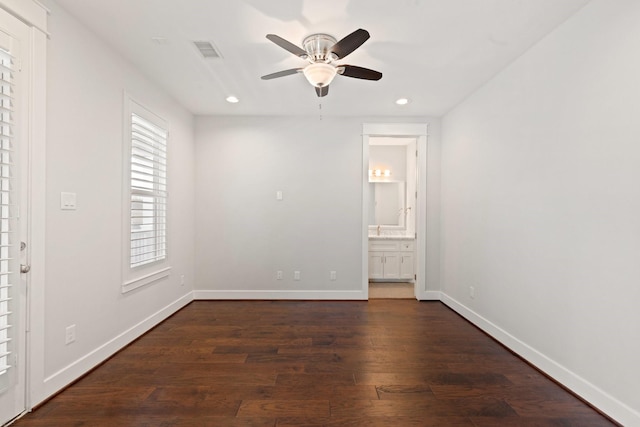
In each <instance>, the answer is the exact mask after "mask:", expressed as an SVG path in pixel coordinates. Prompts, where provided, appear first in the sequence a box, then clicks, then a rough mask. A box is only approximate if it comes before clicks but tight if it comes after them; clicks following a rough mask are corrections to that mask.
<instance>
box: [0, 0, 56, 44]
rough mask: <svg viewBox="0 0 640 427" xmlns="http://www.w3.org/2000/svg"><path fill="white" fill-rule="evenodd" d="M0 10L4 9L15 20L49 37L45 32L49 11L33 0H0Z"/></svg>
mask: <svg viewBox="0 0 640 427" xmlns="http://www.w3.org/2000/svg"><path fill="white" fill-rule="evenodd" d="M0 9H4V10H5V11H7V12H8V13H9V14H11V15H13V16H14V17H15V18H16V19H19V20H20V21H22V22H24V23H25V24H27V25H28V26H30V27H33V28H36V29H38V31H40V32H42V33H43V34H45V35H46V36H47V37H49V33H48V32H47V15H48V14H49V9H47V8H46V7H44V6H43V5H42V4H41V3H40V2H38V1H36V0H33V1H27V0H0Z"/></svg>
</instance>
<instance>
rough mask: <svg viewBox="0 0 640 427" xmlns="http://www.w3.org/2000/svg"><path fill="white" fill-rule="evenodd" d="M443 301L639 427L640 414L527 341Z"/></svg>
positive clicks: (449, 300)
mask: <svg viewBox="0 0 640 427" xmlns="http://www.w3.org/2000/svg"><path fill="white" fill-rule="evenodd" d="M440 300H441V301H442V302H443V303H444V304H445V305H447V306H448V307H449V308H451V309H452V310H454V311H455V312H456V313H458V314H460V315H461V316H462V317H464V318H465V319H467V320H468V321H469V322H471V323H472V324H474V325H475V326H477V327H478V328H480V329H481V330H483V331H484V332H486V333H487V334H488V335H490V336H491V337H493V338H494V339H495V340H496V341H498V342H499V343H501V344H502V345H504V346H505V347H507V348H508V349H510V350H511V351H513V352H514V353H516V354H517V355H519V356H520V357H522V358H523V359H524V360H526V361H527V362H529V363H531V364H532V365H534V366H535V367H536V368H538V369H539V370H541V371H542V372H544V373H545V374H546V375H549V376H550V377H551V378H553V379H554V380H556V381H557V382H559V383H560V384H562V385H563V386H565V387H567V388H568V389H569V390H571V392H573V393H575V394H577V395H578V396H580V397H581V398H583V399H584V400H585V401H587V402H589V403H590V404H591V405H593V406H594V407H596V408H598V409H599V410H600V411H602V412H603V413H605V414H607V415H609V416H610V417H611V418H613V419H615V420H616V421H617V422H619V423H621V424H622V425H628V426H631V425H640V412H638V411H636V410H634V409H633V408H631V407H629V406H627V405H625V404H624V403H622V402H620V401H619V400H617V399H616V398H614V397H613V396H611V395H610V394H608V393H606V392H605V391H603V390H602V389H600V388H598V387H597V386H595V385H594V384H591V383H590V382H588V381H587V380H585V379H584V378H582V377H580V376H579V375H577V374H576V373H574V372H572V371H570V370H569V369H567V368H566V367H564V366H563V365H561V364H559V363H558V362H556V361H554V360H552V359H550V358H549V357H547V356H546V355H544V354H543V353H541V352H539V351H538V350H536V349H535V348H533V347H531V346H529V345H528V344H527V343H525V342H524V341H521V340H519V339H518V338H516V337H515V336H513V335H511V334H510V333H508V332H507V331H505V330H504V329H502V328H500V327H499V326H498V325H496V324H494V323H492V322H491V321H490V320H488V319H486V318H484V317H482V316H481V315H479V314H478V313H476V312H475V311H473V310H471V309H470V308H469V307H467V306H465V305H464V304H462V303H460V302H459V301H457V300H455V299H453V298H451V297H450V296H448V295H447V294H445V293H444V292H442V293H441V298H440Z"/></svg>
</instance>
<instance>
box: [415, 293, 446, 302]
mask: <svg viewBox="0 0 640 427" xmlns="http://www.w3.org/2000/svg"><path fill="white" fill-rule="evenodd" d="M417 299H418V301H440V300H441V299H442V292H440V291H422V292H420V293H419V294H418V295H417Z"/></svg>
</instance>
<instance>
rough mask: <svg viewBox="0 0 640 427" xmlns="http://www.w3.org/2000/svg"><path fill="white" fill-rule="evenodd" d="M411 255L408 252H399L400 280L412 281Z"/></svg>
mask: <svg viewBox="0 0 640 427" xmlns="http://www.w3.org/2000/svg"><path fill="white" fill-rule="evenodd" d="M414 271H415V270H414V267H413V254H412V253H409V252H400V277H401V278H402V279H413V278H414V277H413V276H414V274H415V273H414Z"/></svg>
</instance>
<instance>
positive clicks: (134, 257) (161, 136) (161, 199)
mask: <svg viewBox="0 0 640 427" xmlns="http://www.w3.org/2000/svg"><path fill="white" fill-rule="evenodd" d="M167 136H168V132H167V131H166V130H165V129H163V128H161V127H160V126H157V125H156V124H154V123H152V122H151V121H149V120H147V119H146V118H144V117H142V116H140V115H138V114H136V113H131V164H130V168H131V176H130V190H131V191H130V194H131V198H130V211H131V215H130V218H131V222H130V225H131V234H130V236H131V239H130V241H131V252H130V263H129V265H130V267H131V268H134V267H138V266H141V265H145V264H149V263H152V262H155V261H160V260H163V259H165V258H166V256H167Z"/></svg>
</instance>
